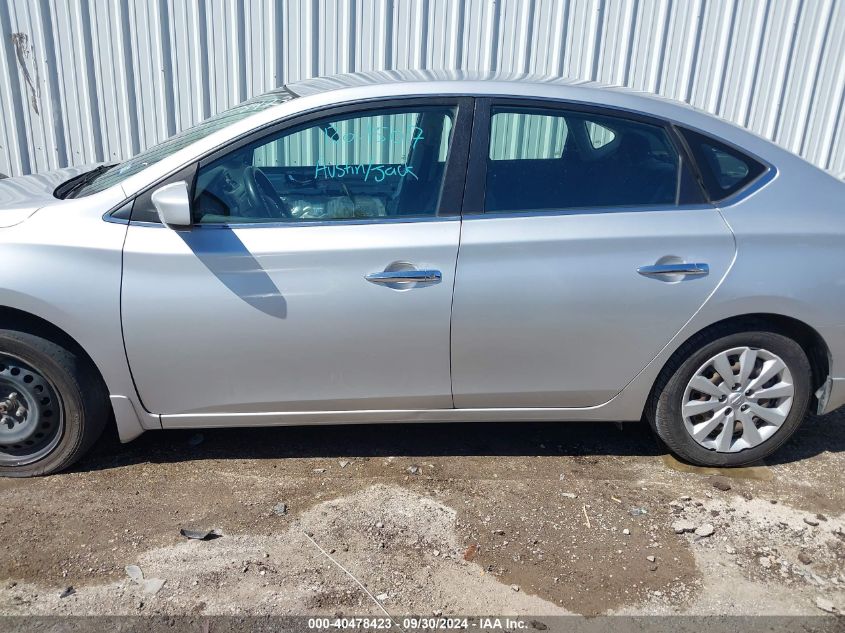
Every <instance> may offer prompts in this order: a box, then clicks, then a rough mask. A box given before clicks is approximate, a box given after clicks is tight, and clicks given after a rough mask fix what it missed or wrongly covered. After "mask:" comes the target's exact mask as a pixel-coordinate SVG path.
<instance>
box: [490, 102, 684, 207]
mask: <svg viewBox="0 0 845 633" xmlns="http://www.w3.org/2000/svg"><path fill="white" fill-rule="evenodd" d="M679 174H680V157H679V154H678V151H677V149H676V148H675V146H674V144H673V143H672V142H671V140H670V138H669V136H668V134H667V132H666V130H665V129H664V128H663V127H661V126H658V125H651V124H648V123H643V122H640V121H634V120H630V119H625V118H621V117H619V118H617V117H614V116H607V115H604V114H593V113H585V112H580V111H568V110H563V109H539V108H518V107H504V106H502V107H494V108H493V109H492V111H491V121H490V147H489V152H488V159H487V179H486V191H485V203H484V210H485V211H486V212H490V213H497V212H498V213H504V212H531V211H541V210H558V209H594V208H613V207H631V206H648V207H651V206H657V205H674V204H676V203H677V197H678V178H679Z"/></svg>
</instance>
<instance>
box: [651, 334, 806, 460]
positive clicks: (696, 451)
mask: <svg viewBox="0 0 845 633" xmlns="http://www.w3.org/2000/svg"><path fill="white" fill-rule="evenodd" d="M811 376H812V372H811V368H810V362H809V360H808V359H807V355H806V354H805V353H804V350H803V349H802V348H801V346H800V345H799V344H798V343H796V342H795V341H794V340H792V339H791V338H788V337H786V336H784V335H782V334H778V333H775V332H766V331H750V332H734V333H726V331H725V330H722V331H721V332H720V331H719V330H716V331H711V332H710V333H709V334H708V335H704V336H702V337H699V338H698V340H693V341H690V342H689V343H687V344H686V345H685V346H684V348H683V349H682V350H680V351H679V353H677V354H676V355H675V356H674V357H673V360H672V361H670V362H669V364H668V365H667V367H666V368H665V369H664V372H663V373H662V374H661V377H660V379H658V383H657V385H656V387H655V391H654V397H653V399H652V402H651V404H650V407H649V411H648V413H647V415H648V417H649V421H650V422H651V424H652V427H653V428H654V430H655V431H656V433H657V435H658V436H659V437H660V439H661V440H662V441H663V442H664V443H665V444H666V446H667V447H668V448H669V449H670V450H671V451H672V452H673V453H675V454H676V455H678V456H679V457H681V458H682V459H684V460H686V461H688V462H690V463H692V464H697V465H701V466H744V465H747V464H750V463H752V462H755V461H758V460H760V459H762V458H764V457H766V456H768V455H770V454H772V453H773V452H774V451H776V450H777V449H778V448H779V447H780V446H782V445H783V443H784V442H786V441H787V440H788V439H789V437H790V436H791V435H792V434H793V433H794V432H795V431H796V429H797V428H798V427H799V426H800V424H801V422H802V421H803V420H804V417H805V416H806V413H807V407H808V405H809V402H810V393H811Z"/></svg>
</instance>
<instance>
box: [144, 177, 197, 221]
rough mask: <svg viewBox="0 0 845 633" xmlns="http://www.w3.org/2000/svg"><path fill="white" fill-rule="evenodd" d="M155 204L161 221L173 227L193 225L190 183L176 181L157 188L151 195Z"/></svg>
mask: <svg viewBox="0 0 845 633" xmlns="http://www.w3.org/2000/svg"><path fill="white" fill-rule="evenodd" d="M150 199H151V200H152V203H153V206H154V207H155V208H156V211H158V218H159V220H161V223H162V224H164V225H165V226H167V227H168V228H171V229H184V228H187V227H189V226H191V224H192V222H191V198H190V196H189V195H188V185H186V184H185V183H184V182H182V181H180V182H174V183H171V184H169V185H164V187H161V188H160V189H156V190H155V191H154V192H153V195H152V196H150Z"/></svg>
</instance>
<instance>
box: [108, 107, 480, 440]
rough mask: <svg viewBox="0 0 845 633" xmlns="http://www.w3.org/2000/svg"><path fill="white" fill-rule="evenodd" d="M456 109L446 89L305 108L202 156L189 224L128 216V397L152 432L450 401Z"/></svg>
mask: <svg viewBox="0 0 845 633" xmlns="http://www.w3.org/2000/svg"><path fill="white" fill-rule="evenodd" d="M470 116H471V102H469V101H466V100H459V99H453V100H443V99H440V100H419V99H416V100H412V101H408V100H405V101H402V102H395V101H394V102H391V103H383V104H378V105H371V106H368V107H364V106H358V107H357V108H355V109H351V110H350V108H344V109H339V110H337V111H334V112H333V113H325V114H323V115H319V116H314V115H311V116H310V117H309V118H308V120H307V121H306V120H300V121H299V122H298V123H292V124H290V125H287V126H285V127H284V128H283V129H279V130H277V131H274V132H262V133H261V136H260V137H255V138H251V139H246V140H244V141H242V142H239V143H236V144H234V145H233V146H232V147H230V148H229V149H227V150H225V151H220V152H218V153H217V154H215V155H213V156H211V157H209V158H208V159H206V160H203V161H202V162H201V163H200V165H199V168H198V170H197V171H196V175H195V177H194V178H193V183H192V185H191V187H192V191H193V193H192V195H193V200H194V204H193V206H194V208H193V214H194V226H192V227H191V228H190V229H188V230H179V231H174V230H170V229H168V228H165V227H163V226H162V225H160V224H159V225H155V224H149V223H138V222H132V223H131V224H130V227H129V230H128V234H127V239H126V245H125V249H124V276H123V290H122V293H123V294H122V301H123V327H124V336H125V343H126V353H127V356H128V359H129V364H130V366H131V369H132V375H133V376H134V379H135V382H136V385H137V388H138V392H139V394H140V397H141V400H142V402H143V404H144V406H145V407H146V408H147V409H148V410H149V411H152V412H154V413H160V414H164V416H165V417H164V418H163V419H164V420H165V424H166V425H167V423H168V421H170V423H171V424H174V425H178V424H179V416H184V419H185V420H193V421H194V423H201V422H204V423H208V424H215V423H218V421H219V423H237V420H235V419H234V418H232V417H231V416H233V415H234V416H235V417H237V416H239V415H245V416H248V415H250V414H267V413H271V414H272V413H273V412H292V411H304V412H309V411H311V412H313V411H339V410H385V409H419V408H426V409H428V408H449V407H451V406H452V395H451V378H450V358H449V320H450V309H451V301H452V286H453V281H454V270H455V261H456V257H457V251H458V242H459V238H460V219H459V214H458V213H459V204H460V193H461V190H462V186H463V168H462V163H464V162H465V160H466V146H465V143H463V142H462V141H455V142H454V143H452V139H457V138H458V137H460V138H466V137H467V134H466V133H463V134H456V132H457V131H458V130H460V129H461V127H462V126H463V127H466V126H468V125H469V124H470V121H469V117H470ZM461 145H463V146H462V147H461ZM453 174H454V176H453ZM453 178H457V180H456V181H455V182H453V180H452V179H453ZM139 200H141V198H139ZM138 204H139V203H138V202H136V206H137V205H138ZM134 217H137V216H136V215H135V210H133V218H134ZM226 416H230V417H229V418H227V417H226ZM245 419H248V418H245ZM227 420H228V421H227Z"/></svg>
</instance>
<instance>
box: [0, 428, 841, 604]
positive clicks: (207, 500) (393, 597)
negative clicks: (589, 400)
mask: <svg viewBox="0 0 845 633" xmlns="http://www.w3.org/2000/svg"><path fill="white" fill-rule="evenodd" d="M843 471H845V415H843V414H834V415H830V416H826V417H819V418H817V417H812V418H810V419H808V420H807V423H806V424H805V426H804V428H803V429H802V431H800V432H799V434H798V435H797V436H796V437H795V438H794V439H793V440H792V441H791V442H790V443H789V444H788V446H787V447H785V448H784V449H783V450H781V451H780V453H778V454H777V455H776V456H775V457H774V458H773V459H771V460H770V461H769V462H768V463H767V464H764V465H760V466H757V467H754V468H749V469H740V470H733V471H730V470H728V471H723V472H721V473H717V472H715V471H713V472H710V471H706V470H702V469H695V468H690V467H686V466H684V465H681V464H679V463H678V462H676V461H674V460H673V459H671V458H670V457H668V456H666V455H664V454H663V452H662V451H661V449H660V448H659V446H658V445H657V443H656V442H655V440H654V439H653V438H652V436H651V434H650V432H649V430H648V429H647V428H646V427H645V426H644V425H640V424H630V425H625V426H624V427H622V428H620V427H619V426H617V425H612V424H474V425H472V424H464V425H384V426H336V427H311V428H276V429H260V430H259V429H250V430H244V429H241V430H213V431H202V432H201V433H195V432H188V431H168V432H150V433H147V434H145V435H144V436H142V437H141V438H140V439H138V440H137V441H135V442H133V443H130V444H127V445H121V444H119V443H118V442H117V441H116V439H115V438H113V437H107V438H105V439H104V440H103V441H102V442H101V443H100V445H99V446H98V447H97V449H96V450H95V452H94V454H93V455H91V456H90V457H88V458H87V459H86V460H84V461H83V462H82V463H81V464H80V465H79V466H78V467H77V468H76V469H74V470H73V471H72V472H68V473H63V474H59V475H55V476H51V477H43V478H39V479H31V480H9V479H6V480H0V548H2V549H0V552H2V554H1V555H0V614H5V615H29V614H40V615H47V614H51V615H55V614H59V615H63V614H98V615H102V614H117V615H120V614H166V615H180V614H193V615H199V614H203V615H205V614H209V615H211V614H238V615H250V614H257V615H285V614H321V615H341V614H342V615H352V614H359V615H361V614H372V615H380V614H383V613H385V612H387V613H390V614H392V615H396V614H417V615H432V614H434V615H439V614H443V615H450V614H489V613H496V614H512V615H553V614H568V613H577V614H585V615H594V614H791V615H802V614H808V615H816V614H824V613H825V612H828V613H831V612H832V613H836V612H839V611H845V491H843ZM280 504H282V505H280ZM183 527H184V528H198V529H200V528H201V529H211V528H216V529H218V530H220V532H221V533H222V536H220V537H218V538H214V539H211V540H204V541H199V540H188V539H186V538H184V537H183V536H181V535H180V528H183ZM689 530H694V531H689ZM696 531H697V532H696ZM677 532H680V533H677ZM711 532H712V533H711ZM131 565H136V566H137V567H138V568H139V569H138V570H136V569H134V568H130V571H131V572H132V573H131V574H130V573H128V572H127V569H126V568H127V566H131ZM142 575H143V577H142ZM131 576H134V577H131ZM162 581H163V583H162Z"/></svg>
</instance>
